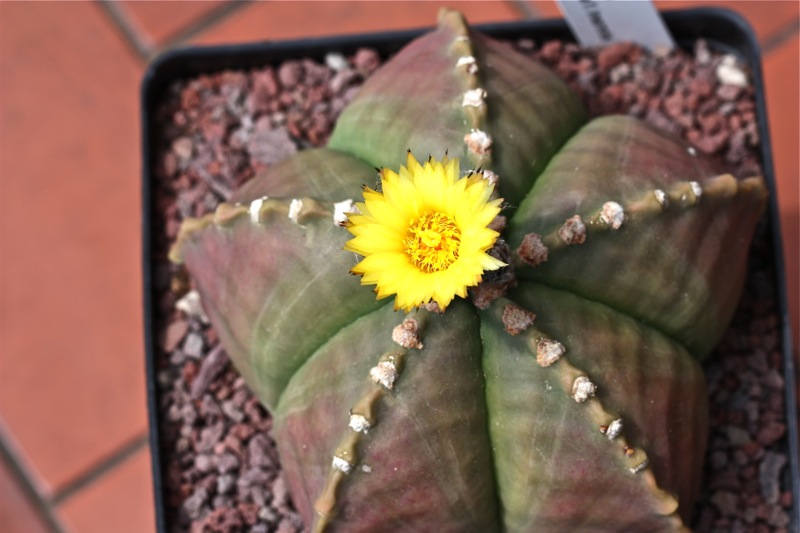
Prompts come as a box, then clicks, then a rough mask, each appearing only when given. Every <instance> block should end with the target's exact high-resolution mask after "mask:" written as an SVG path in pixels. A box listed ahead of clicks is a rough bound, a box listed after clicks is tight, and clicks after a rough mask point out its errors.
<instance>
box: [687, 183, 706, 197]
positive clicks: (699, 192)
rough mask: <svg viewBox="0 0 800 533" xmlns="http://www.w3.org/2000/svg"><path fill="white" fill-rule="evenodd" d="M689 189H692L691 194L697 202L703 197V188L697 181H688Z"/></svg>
mask: <svg viewBox="0 0 800 533" xmlns="http://www.w3.org/2000/svg"><path fill="white" fill-rule="evenodd" d="M689 187H691V188H692V193H694V197H695V198H697V199H698V200H699V199H700V197H701V196H703V187H702V186H701V185H700V182H699V181H690V182H689Z"/></svg>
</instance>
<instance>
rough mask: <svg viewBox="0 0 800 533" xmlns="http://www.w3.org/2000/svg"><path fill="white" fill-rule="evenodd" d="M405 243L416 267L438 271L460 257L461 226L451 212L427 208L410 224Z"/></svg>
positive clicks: (406, 249)
mask: <svg viewBox="0 0 800 533" xmlns="http://www.w3.org/2000/svg"><path fill="white" fill-rule="evenodd" d="M403 245H404V248H405V253H406V255H408V258H409V259H410V260H411V263H412V264H413V265H414V266H415V267H417V268H419V269H420V270H422V271H423V272H428V273H430V272H439V271H442V270H446V269H447V268H448V267H449V266H450V265H452V264H453V263H454V262H455V261H456V259H458V252H459V248H460V247H461V230H460V229H459V228H458V226H456V223H455V221H454V220H453V219H452V218H450V217H449V216H448V215H446V214H444V213H439V212H430V211H428V212H426V213H423V215H422V216H421V217H419V218H418V219H417V220H416V221H415V222H412V223H411V224H410V225H409V228H408V237H406V239H405V240H404V241H403Z"/></svg>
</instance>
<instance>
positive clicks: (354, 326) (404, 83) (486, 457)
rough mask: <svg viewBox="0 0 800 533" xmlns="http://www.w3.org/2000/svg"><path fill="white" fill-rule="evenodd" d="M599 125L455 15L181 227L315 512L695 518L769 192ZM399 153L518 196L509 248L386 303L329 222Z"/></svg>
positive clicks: (182, 256) (204, 288)
mask: <svg viewBox="0 0 800 533" xmlns="http://www.w3.org/2000/svg"><path fill="white" fill-rule="evenodd" d="M585 120H586V118H585V115H584V111H583V110H582V107H581V104H580V102H579V100H578V98H577V97H576V96H575V95H574V94H573V93H572V92H570V90H569V89H568V88H567V86H566V85H565V84H564V83H563V82H561V81H560V80H559V79H558V78H557V77H555V75H553V74H552V73H551V72H549V71H548V70H546V69H545V68H543V67H542V66H540V65H538V64H536V63H534V62H532V61H530V60H529V59H527V58H525V57H523V56H521V55H518V54H516V53H515V52H514V51H512V50H511V49H510V48H508V47H506V46H504V45H502V44H499V43H497V42H494V41H492V40H491V39H488V38H487V37H484V36H481V35H478V34H475V33H473V32H470V31H469V30H468V29H467V27H466V24H465V23H464V21H463V19H462V18H461V16H460V15H458V14H457V13H454V12H451V11H443V12H442V15H441V16H440V24H439V28H438V29H437V30H436V31H434V32H432V33H430V34H428V35H425V36H423V37H421V38H420V39H418V40H416V41H414V42H413V43H411V44H410V45H409V46H408V47H407V48H406V49H404V50H403V51H401V52H400V53H399V54H397V56H396V57H395V58H393V59H392V60H391V61H390V62H388V63H387V64H386V65H385V66H384V67H383V68H382V69H381V70H380V71H379V72H377V73H375V74H374V76H373V77H371V78H370V79H369V80H368V81H367V83H366V84H365V85H364V87H363V89H362V90H361V91H360V93H359V95H358V96H357V97H356V99H355V100H354V101H353V102H352V103H351V104H350V105H349V107H348V108H347V109H346V110H345V111H344V112H343V114H342V115H341V117H340V119H339V121H338V123H337V126H336V129H335V131H334V133H333V136H332V138H331V141H330V143H329V146H328V147H327V148H323V149H316V150H310V151H305V152H302V153H300V154H299V155H297V156H296V157H293V158H291V159H289V160H287V161H285V162H284V163H282V164H280V165H278V166H276V167H274V168H273V169H271V170H270V171H269V172H268V173H266V174H264V175H262V176H260V177H259V178H258V179H256V180H254V181H253V182H251V183H249V184H247V185H246V186H244V187H243V188H242V189H241V190H240V191H239V192H238V193H237V194H236V195H235V197H234V198H233V199H232V201H231V202H230V203H226V204H223V205H221V206H220V207H219V209H218V210H217V211H216V213H215V214H214V215H211V216H208V217H206V218H203V219H200V220H190V221H187V222H186V223H185V224H184V227H183V230H182V232H181V235H180V238H179V241H178V243H177V245H176V247H175V248H174V249H173V259H174V260H176V261H183V262H185V264H186V265H187V267H188V269H189V271H190V272H191V274H192V276H193V279H194V283H195V284H196V286H197V289H198V290H199V292H200V294H201V297H202V300H203V303H204V306H205V308H206V310H207V313H208V315H209V316H210V318H211V320H212V322H213V324H214V326H215V327H216V329H217V331H218V332H219V335H220V338H221V339H222V341H223V344H224V346H225V348H226V349H227V351H228V352H229V353H230V355H231V357H232V358H233V360H234V362H235V364H236V365H237V367H238V368H239V370H240V371H241V372H242V374H243V375H244V376H245V378H246V380H247V382H248V383H249V384H250V386H251V387H252V388H253V390H254V391H256V392H257V393H258V395H259V397H260V398H261V399H262V401H263V402H264V403H265V405H266V406H267V407H268V408H269V409H270V410H271V411H272V414H273V416H274V418H275V426H274V427H275V437H276V440H277V442H278V448H279V451H280V455H281V460H282V465H283V469H284V473H285V476H286V479H287V482H288V484H289V486H290V489H291V492H292V495H293V497H294V502H295V504H296V505H297V507H298V509H299V511H300V512H301V514H302V515H303V517H304V519H305V521H306V523H307V525H308V526H309V528H312V529H313V530H315V531H346V532H360V531H364V532H366V531H370V532H388V531H409V532H419V531H436V532H448V531H453V532H491V531H508V532H528V531H536V532H548V531H553V532H556V531H557V532H563V531H576V530H580V531H625V532H636V531H641V532H653V531H681V530H686V525H685V524H686V520H687V519H688V515H689V513H690V511H691V508H692V504H693V500H694V498H695V496H696V492H697V489H698V485H699V478H700V473H701V470H702V468H701V466H702V458H703V453H704V449H705V440H706V427H707V418H706V393H705V385H704V378H703V375H702V372H701V369H700V366H699V365H698V363H697V360H698V359H700V358H702V357H703V356H704V355H706V354H707V353H708V352H709V350H710V349H711V348H712V347H713V345H714V344H715V343H716V342H717V340H718V339H719V337H720V336H721V334H722V332H723V330H724V328H725V327H726V325H727V323H728V321H729V319H730V316H731V314H732V312H733V308H734V306H735V304H736V301H737V298H738V295H739V292H740V289H741V286H742V283H743V278H744V274H745V257H746V250H747V248H748V243H749V240H750V238H751V236H752V233H753V229H754V226H755V223H756V221H757V220H758V218H759V216H760V214H761V212H762V210H763V207H764V204H765V197H766V192H765V189H764V185H763V183H762V181H761V180H760V179H758V178H749V179H744V180H737V179H735V178H734V177H732V176H731V175H729V174H726V173H725V172H724V170H723V169H722V168H719V167H718V166H717V165H716V163H714V162H712V161H711V160H708V159H706V158H704V157H702V156H700V155H697V154H695V153H694V151H693V150H691V149H690V148H689V147H688V146H687V145H686V144H684V143H683V142H681V141H679V140H677V139H674V138H671V137H669V136H667V135H665V134H663V133H661V132H659V131H657V130H655V129H653V128H652V127H650V126H648V125H646V124H644V123H642V122H639V121H637V120H635V119H632V118H628V117H622V116H614V117H605V118H599V119H596V120H594V121H592V122H589V123H588V124H585ZM408 148H410V149H411V150H412V151H413V152H414V153H416V154H418V155H423V154H428V153H430V154H434V155H437V156H439V157H440V156H441V155H444V153H445V151H449V155H450V156H451V157H459V158H460V159H461V161H462V166H470V165H471V166H473V168H477V167H479V166H481V167H482V168H483V169H484V170H485V171H487V172H485V173H484V176H485V177H487V178H492V179H494V178H498V179H499V181H498V188H499V194H500V196H502V197H503V198H505V199H506V200H507V201H508V202H510V203H511V204H512V205H514V206H516V208H515V209H513V210H509V211H508V213H506V214H507V216H508V224H507V228H506V229H505V230H504V232H503V240H500V241H498V244H496V245H495V252H496V253H500V254H505V255H504V257H505V260H506V261H507V262H509V263H510V266H509V267H508V268H506V269H504V270H502V271H500V272H499V273H492V274H491V275H486V276H485V277H484V282H483V283H482V284H481V285H480V286H478V287H477V288H475V289H474V290H473V291H472V301H464V300H461V301H456V302H454V303H453V304H452V305H451V306H450V307H449V308H448V309H447V310H446V312H444V313H441V314H440V313H437V312H436V310H435V309H433V310H432V309H430V307H429V306H423V308H420V309H418V310H416V311H414V312H412V313H410V314H408V315H405V314H403V313H400V312H395V311H393V310H392V306H391V304H390V303H386V301H385V300H382V301H376V300H375V297H374V294H373V293H372V292H371V291H369V290H367V289H366V288H363V287H361V286H360V284H359V279H358V278H357V277H355V276H351V275H348V271H349V269H350V268H351V267H352V266H353V265H354V264H355V261H356V260H355V258H354V257H353V255H352V254H351V253H348V252H344V251H342V247H343V245H344V244H345V242H346V241H347V240H348V237H349V234H348V233H347V231H346V230H345V229H343V228H342V227H340V226H339V225H337V224H336V223H335V221H334V213H335V211H337V208H339V210H341V207H342V206H346V205H348V202H347V201H348V200H352V199H354V198H356V197H357V196H358V195H359V193H360V186H361V185H362V184H372V183H374V182H375V171H374V169H373V166H381V167H389V168H395V169H397V168H398V167H399V166H400V164H401V163H402V162H403V158H404V157H405V154H406V149H408ZM488 171H491V172H488ZM340 202H341V203H340Z"/></svg>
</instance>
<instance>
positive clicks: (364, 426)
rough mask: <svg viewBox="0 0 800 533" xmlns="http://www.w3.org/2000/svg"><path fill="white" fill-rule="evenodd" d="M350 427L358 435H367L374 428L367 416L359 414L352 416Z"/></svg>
mask: <svg viewBox="0 0 800 533" xmlns="http://www.w3.org/2000/svg"><path fill="white" fill-rule="evenodd" d="M348 425H349V426H350V429H352V430H353V431H355V432H356V433H366V432H367V431H369V428H371V427H372V424H370V423H369V420H367V418H366V417H365V416H362V415H357V414H351V415H350V423H349V424H348Z"/></svg>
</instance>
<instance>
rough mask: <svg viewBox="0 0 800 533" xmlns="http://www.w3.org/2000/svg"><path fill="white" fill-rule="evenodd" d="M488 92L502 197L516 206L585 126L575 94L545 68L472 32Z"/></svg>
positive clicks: (490, 127)
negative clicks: (580, 128)
mask: <svg viewBox="0 0 800 533" xmlns="http://www.w3.org/2000/svg"><path fill="white" fill-rule="evenodd" d="M472 39H473V42H474V45H475V51H476V56H477V61H478V65H480V68H481V70H480V71H479V75H480V77H481V80H482V83H483V85H484V88H485V89H486V93H487V105H488V113H489V122H488V125H487V130H488V132H489V133H490V134H491V136H492V139H493V141H494V142H493V145H492V151H493V154H492V156H493V165H492V166H491V167H490V168H491V169H492V170H493V171H494V172H495V173H496V174H498V175H499V176H500V181H499V187H500V195H501V196H502V197H503V198H505V199H506V200H507V201H509V202H512V203H514V204H517V203H519V202H520V201H521V199H522V198H523V197H524V196H525V194H527V193H528V191H530V188H531V184H532V183H533V181H534V180H535V179H536V177H537V176H538V175H539V174H540V173H541V172H542V171H543V170H544V168H545V166H546V165H547V163H548V162H549V161H550V158H551V157H552V156H553V154H555V153H556V152H557V151H558V150H559V149H560V148H561V147H562V146H563V144H564V143H565V142H566V141H567V139H569V137H570V135H572V134H573V133H575V132H576V131H577V130H578V128H579V127H580V126H581V125H582V124H583V123H584V122H585V120H586V115H585V113H584V110H583V105H582V104H581V102H580V99H579V98H578V96H577V95H576V94H575V93H574V92H573V91H572V90H570V88H569V87H568V86H567V85H566V84H565V83H564V82H563V81H562V80H561V79H560V78H558V77H557V76H556V75H555V74H553V73H552V72H551V71H550V70H549V69H547V67H545V66H543V65H541V64H540V63H536V62H534V61H531V60H530V59H529V58H527V57H525V56H523V55H522V54H519V53H517V52H516V51H514V50H512V49H511V48H509V47H508V45H506V44H502V43H499V42H497V41H495V40H493V39H490V38H488V37H485V36H483V35H480V34H473V35H472Z"/></svg>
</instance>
